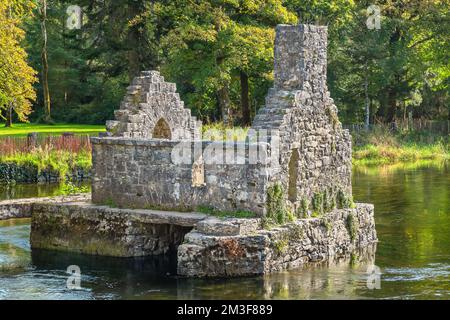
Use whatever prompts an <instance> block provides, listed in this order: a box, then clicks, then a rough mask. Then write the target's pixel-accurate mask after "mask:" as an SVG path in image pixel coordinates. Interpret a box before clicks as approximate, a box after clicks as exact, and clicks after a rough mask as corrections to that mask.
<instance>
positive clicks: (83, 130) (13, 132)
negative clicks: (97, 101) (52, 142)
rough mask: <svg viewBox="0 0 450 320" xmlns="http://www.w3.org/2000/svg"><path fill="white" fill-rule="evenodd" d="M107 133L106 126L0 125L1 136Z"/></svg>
mask: <svg viewBox="0 0 450 320" xmlns="http://www.w3.org/2000/svg"><path fill="white" fill-rule="evenodd" d="M104 131H106V129H105V126H102V125H89V124H64V123H62V124H54V125H47V124H31V123H19V124H14V125H13V126H12V127H11V128H5V127H4V125H3V124H0V136H16V137H17V136H26V135H27V134H28V133H30V132H38V133H39V134H41V135H44V136H48V135H61V134H62V133H63V132H71V133H74V134H75V135H86V134H88V135H97V134H98V133H99V132H104Z"/></svg>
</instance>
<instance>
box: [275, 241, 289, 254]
mask: <svg viewBox="0 0 450 320" xmlns="http://www.w3.org/2000/svg"><path fill="white" fill-rule="evenodd" d="M288 244H289V241H288V240H287V239H279V240H276V241H275V242H274V247H275V251H276V252H277V254H279V255H281V254H284V253H285V252H286V251H287V249H288Z"/></svg>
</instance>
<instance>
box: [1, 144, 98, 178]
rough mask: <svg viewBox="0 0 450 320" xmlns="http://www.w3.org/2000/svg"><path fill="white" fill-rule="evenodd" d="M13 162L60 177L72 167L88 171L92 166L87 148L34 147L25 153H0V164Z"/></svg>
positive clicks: (72, 168)
mask: <svg viewBox="0 0 450 320" xmlns="http://www.w3.org/2000/svg"><path fill="white" fill-rule="evenodd" d="M1 163H5V164H15V165H16V166H17V167H31V168H36V170H37V172H38V173H40V172H43V171H52V172H57V173H58V174H59V176H60V177H62V178H63V177H65V176H66V174H68V173H70V172H72V171H73V170H74V169H82V170H84V171H86V172H87V171H88V170H89V169H90V168H91V166H92V157H91V153H90V152H89V151H87V150H81V151H78V152H71V151H67V150H49V149H42V148H36V149H34V150H33V151H31V152H27V153H22V152H18V153H14V154H10V155H0V164H1Z"/></svg>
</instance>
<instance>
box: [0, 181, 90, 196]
mask: <svg viewBox="0 0 450 320" xmlns="http://www.w3.org/2000/svg"><path fill="white" fill-rule="evenodd" d="M76 185H77V186H78V187H81V186H83V187H84V186H85V187H88V189H89V190H90V188H91V183H90V182H89V181H83V182H80V183H77V184H76ZM62 188H63V184H62V183H43V184H36V183H31V184H17V185H1V184H0V201H2V200H8V199H21V198H35V197H54V196H60V195H62Z"/></svg>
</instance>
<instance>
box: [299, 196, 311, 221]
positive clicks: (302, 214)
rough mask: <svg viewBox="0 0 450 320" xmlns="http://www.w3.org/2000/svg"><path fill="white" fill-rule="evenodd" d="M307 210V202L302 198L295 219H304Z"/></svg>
mask: <svg viewBox="0 0 450 320" xmlns="http://www.w3.org/2000/svg"><path fill="white" fill-rule="evenodd" d="M308 210H309V201H308V200H307V199H305V198H303V199H302V200H301V201H300V206H299V207H298V208H297V217H298V218H306V217H307V215H308Z"/></svg>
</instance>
